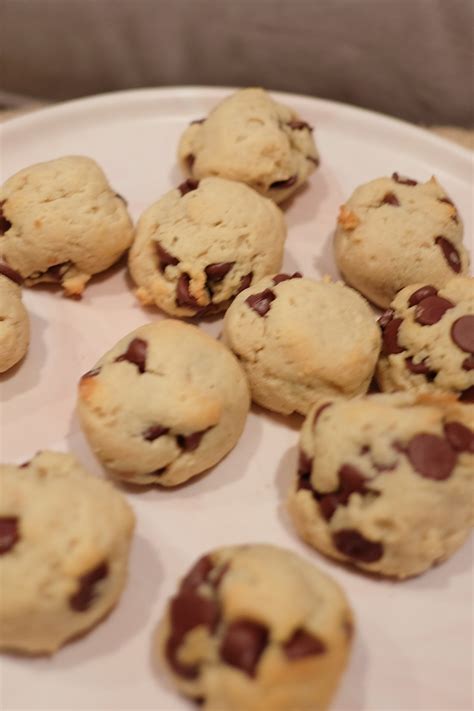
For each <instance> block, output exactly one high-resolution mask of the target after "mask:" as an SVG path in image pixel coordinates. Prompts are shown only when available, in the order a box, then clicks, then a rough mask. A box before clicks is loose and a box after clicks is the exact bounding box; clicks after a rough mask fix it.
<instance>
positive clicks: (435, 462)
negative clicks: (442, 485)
mask: <svg viewBox="0 0 474 711" xmlns="http://www.w3.org/2000/svg"><path fill="white" fill-rule="evenodd" d="M406 456H407V457H408V459H409V460H410V463H411V465H412V467H413V469H414V470H415V471H416V472H417V474H420V475H421V476H423V477H425V478H426V479H433V480H435V481H442V480H443V479H447V478H448V477H450V476H451V474H452V472H453V469H454V467H455V465H456V459H457V455H456V452H455V451H454V450H453V448H452V447H451V445H450V444H449V443H448V442H447V441H446V440H445V439H443V438H442V437H438V436H437V435H433V434H428V433H425V432H422V433H421V434H417V435H415V436H414V437H413V438H412V439H411V440H410V442H409V443H408V447H407V448H406Z"/></svg>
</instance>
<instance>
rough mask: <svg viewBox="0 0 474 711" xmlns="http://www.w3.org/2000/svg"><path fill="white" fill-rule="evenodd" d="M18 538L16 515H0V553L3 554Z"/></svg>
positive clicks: (9, 549) (10, 548)
mask: <svg viewBox="0 0 474 711" xmlns="http://www.w3.org/2000/svg"><path fill="white" fill-rule="evenodd" d="M19 540H20V532H19V530H18V517H17V516H1V517H0V555H5V553H8V552H9V551H11V550H12V548H13V547H14V546H15V545H16V544H17V543H18V541H19Z"/></svg>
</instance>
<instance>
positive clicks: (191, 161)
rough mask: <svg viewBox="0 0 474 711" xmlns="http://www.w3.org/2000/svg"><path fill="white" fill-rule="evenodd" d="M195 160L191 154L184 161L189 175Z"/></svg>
mask: <svg viewBox="0 0 474 711" xmlns="http://www.w3.org/2000/svg"><path fill="white" fill-rule="evenodd" d="M195 160H196V156H195V155H194V154H193V153H189V154H188V155H187V156H186V157H185V159H184V162H185V163H186V165H187V166H188V170H189V172H190V173H192V170H193V165H194V161H195Z"/></svg>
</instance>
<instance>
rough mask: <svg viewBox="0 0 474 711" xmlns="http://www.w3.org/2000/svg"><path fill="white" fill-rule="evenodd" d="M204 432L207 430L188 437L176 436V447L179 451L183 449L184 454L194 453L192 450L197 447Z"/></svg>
mask: <svg viewBox="0 0 474 711" xmlns="http://www.w3.org/2000/svg"><path fill="white" fill-rule="evenodd" d="M206 431H207V430H203V431H202V432H193V433H192V434H190V435H178V436H177V437H176V439H177V440H178V445H179V446H180V447H181V449H184V451H185V452H194V450H195V449H197V448H198V447H199V444H200V442H201V439H202V437H203V435H204V433H205V432H206Z"/></svg>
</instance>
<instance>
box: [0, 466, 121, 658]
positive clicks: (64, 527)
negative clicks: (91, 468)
mask: <svg viewBox="0 0 474 711" xmlns="http://www.w3.org/2000/svg"><path fill="white" fill-rule="evenodd" d="M0 482H1V486H0V579H1V581H2V583H1V584H2V593H1V595H0V648H1V649H4V650H13V651H19V652H27V653H31V654H37V653H44V652H49V653H51V652H55V651H56V650H57V649H58V648H59V647H60V646H61V645H62V644H64V642H66V641H67V640H68V639H70V638H71V637H75V636H76V635H79V634H81V633H83V632H85V631H86V630H88V629H89V628H90V627H92V626H93V625H95V624H96V623H97V622H98V621H99V620H100V619H101V618H102V617H104V615H105V614H107V613H108V612H109V611H110V610H111V609H112V607H113V606H114V605H115V604H116V602H117V600H118V599H119V597H120V594H121V592H122V589H123V587H124V584H125V580H126V575H127V562H128V551H129V545H130V538H131V536H132V533H133V527H134V515H133V513H132V510H131V509H130V507H129V506H128V504H127V502H126V501H125V499H124V498H123V496H122V495H121V494H119V492H118V491H116V490H115V489H114V488H113V486H112V485H111V484H109V483H108V482H106V481H103V480H102V479H99V478H98V477H95V476H92V475H90V474H88V473H87V472H86V471H85V470H84V469H83V468H82V466H81V465H80V464H79V462H78V461H77V460H76V459H75V458H74V457H72V456H71V455H69V454H59V453H55V452H41V453H39V454H37V455H36V456H35V457H34V458H33V459H32V460H31V461H30V462H28V463H26V464H22V465H21V466H14V465H3V466H1V467H0Z"/></svg>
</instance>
